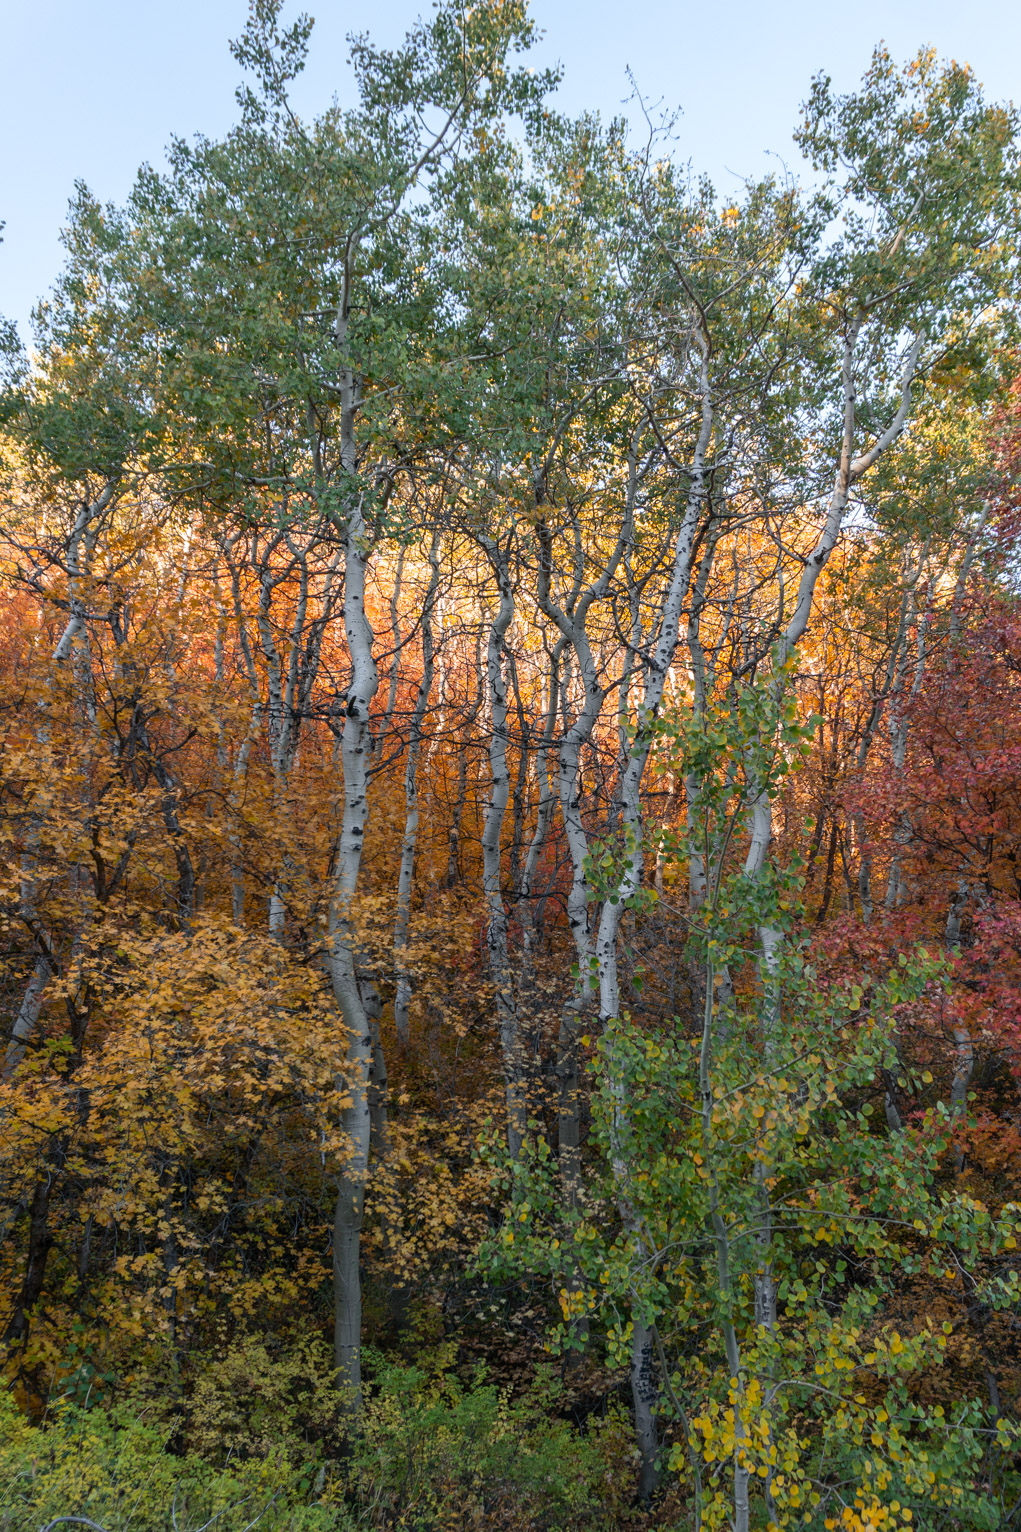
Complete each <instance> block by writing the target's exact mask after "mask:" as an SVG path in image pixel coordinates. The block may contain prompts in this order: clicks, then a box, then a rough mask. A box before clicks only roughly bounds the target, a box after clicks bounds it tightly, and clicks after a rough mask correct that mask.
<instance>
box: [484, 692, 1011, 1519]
mask: <svg viewBox="0 0 1021 1532" xmlns="http://www.w3.org/2000/svg"><path fill="white" fill-rule="evenodd" d="M811 728H812V725H808V726H805V725H803V724H801V723H800V722H798V720H797V719H796V716H795V713H794V710H793V709H792V708H791V707H790V705H789V704H788V703H787V702H786V701H785V700H784V698H783V693H782V688H781V689H777V687H776V686H775V685H774V684H767V685H758V686H754V687H746V688H742V689H735V690H734V692H733V694H732V695H730V696H728V697H727V699H725V701H724V702H723V703H722V704H721V705H719V706H718V707H716V708H715V709H711V710H709V712H708V713H707V715H706V716H705V717H704V718H703V719H701V720H699V721H698V722H697V723H695V724H692V725H691V726H690V727H689V726H687V725H684V726H680V725H678V724H676V723H674V724H669V723H668V724H666V725H664V726H663V731H662V732H663V734H664V736H665V737H667V738H671V739H672V740H674V741H676V747H677V749H678V758H676V759H674V760H673V761H672V763H671V764H672V766H673V768H674V770H675V771H677V772H678V774H681V773H686V772H689V771H691V770H692V769H693V768H694V770H695V772H696V773H697V778H698V781H699V782H700V784H701V793H700V800H699V813H698V814H697V815H695V816H693V820H692V823H691V825H689V828H688V830H687V831H686V832H684V833H683V834H681V835H680V836H679V837H678V838H677V840H676V841H675V842H674V845H673V853H674V855H676V856H678V857H683V858H687V857H690V856H692V855H695V856H699V857H701V858H702V859H703V861H704V864H705V866H706V867H707V869H708V871H709V879H708V883H709V894H708V896H707V898H706V900H705V903H704V905H703V906H702V909H701V910H700V911H699V912H698V919H696V920H694V921H693V922H692V925H691V937H690V948H691V952H692V955H693V957H694V958H695V959H696V960H697V961H699V962H700V963H701V964H702V965H703V969H704V972H705V974H706V981H705V982H706V1003H705V1020H704V1025H703V1027H702V1028H701V1031H700V1033H699V1034H698V1035H696V1036H694V1037H692V1036H690V1035H688V1036H686V1035H685V1028H684V1026H683V1024H682V1023H681V1022H679V1021H678V1022H675V1023H674V1025H673V1026H669V1025H668V1026H655V1025H652V1024H648V1025H646V1026H645V1027H641V1028H640V1027H637V1026H636V1025H635V1024H634V1023H633V1021H632V1020H631V1018H630V1017H628V1016H624V1017H621V1018H620V1019H614V1020H611V1021H610V1022H609V1023H608V1024H607V1025H606V1027H605V1029H604V1031H603V1033H602V1036H601V1037H599V1038H598V1039H597V1040H596V1041H595V1044H594V1046H593V1048H592V1051H591V1054H590V1058H589V1064H588V1068H589V1073H590V1076H591V1078H592V1088H593V1098H592V1118H593V1122H592V1143H593V1147H594V1148H595V1151H596V1169H595V1173H594V1175H593V1177H592V1179H591V1180H590V1182H589V1184H588V1187H587V1194H586V1196H585V1198H584V1200H583V1202H582V1205H581V1206H580V1207H579V1208H578V1209H577V1210H576V1211H574V1210H572V1209H569V1208H565V1207H564V1206H563V1203H562V1198H561V1196H560V1194H559V1188H558V1185H557V1181H556V1177H555V1174H554V1172H553V1160H552V1157H551V1156H550V1154H549V1152H548V1150H547V1148H546V1146H545V1144H543V1143H540V1144H539V1145H538V1146H537V1147H536V1148H535V1149H534V1151H532V1153H531V1154H530V1155H529V1156H527V1157H526V1158H525V1159H524V1160H523V1161H521V1162H519V1163H518V1164H517V1165H515V1166H513V1167H505V1166H504V1165H503V1163H502V1161H501V1157H500V1156H499V1155H498V1154H496V1153H495V1151H493V1150H492V1149H491V1148H490V1149H487V1150H486V1151H485V1152H486V1153H487V1154H488V1156H489V1157H490V1158H491V1160H494V1161H495V1168H496V1173H497V1175H498V1176H503V1178H504V1180H505V1182H506V1184H507V1185H508V1188H509V1190H510V1208H509V1211H508V1214H507V1217H506V1220H505V1223H504V1225H503V1227H502V1229H501V1230H500V1231H499V1232H498V1233H497V1234H496V1235H495V1236H494V1237H493V1239H492V1240H491V1241H490V1242H489V1243H488V1245H487V1246H486V1248H485V1250H484V1252H483V1260H484V1262H485V1264H486V1265H487V1267H488V1269H490V1270H491V1271H494V1272H497V1273H499V1274H501V1275H504V1276H508V1275H512V1274H522V1273H528V1274H530V1275H531V1276H532V1277H533V1278H534V1277H539V1278H541V1279H543V1280H544V1282H546V1283H548V1284H549V1286H550V1287H551V1288H552V1290H553V1293H555V1294H556V1296H557V1298H558V1299H559V1304H560V1308H561V1312H562V1319H561V1322H560V1323H559V1324H558V1325H556V1326H555V1327H554V1328H553V1331H552V1335H551V1345H552V1346H553V1347H554V1349H558V1350H559V1349H563V1348H570V1347H577V1346H578V1345H579V1344H580V1340H579V1336H580V1333H581V1332H580V1331H579V1328H578V1321H579V1319H580V1318H582V1317H585V1318H587V1319H588V1320H589V1322H590V1323H593V1324H597V1325H598V1326H599V1328H600V1329H601V1331H602V1333H603V1335H604V1336H605V1343H606V1348H607V1354H608V1358H609V1361H610V1363H611V1365H617V1366H624V1365H626V1364H627V1363H628V1362H629V1361H630V1360H631V1338H632V1333H633V1329H634V1325H635V1323H636V1322H637V1320H638V1319H641V1321H642V1322H643V1323H645V1324H647V1325H650V1326H654V1327H655V1330H656V1332H657V1333H658V1334H659V1336H660V1364H661V1366H660V1377H659V1388H660V1392H661V1402H660V1410H661V1414H662V1415H663V1416H664V1417H666V1418H668V1419H669V1418H672V1419H673V1421H674V1423H675V1427H676V1429H677V1431H678V1433H679V1437H678V1440H677V1441H676V1442H675V1444H674V1446H673V1447H672V1448H671V1449H670V1452H669V1462H670V1465H671V1467H672V1468H674V1469H675V1470H676V1471H677V1472H679V1473H680V1474H681V1475H682V1476H683V1477H684V1478H685V1479H686V1481H687V1482H688V1484H689V1486H690V1487H691V1489H692V1493H694V1494H696V1495H697V1498H699V1499H700V1501H701V1504H702V1514H703V1516H704V1518H705V1519H704V1525H705V1526H707V1527H723V1526H726V1525H729V1517H730V1515H731V1507H732V1500H731V1494H732V1490H731V1483H732V1480H733V1478H734V1474H735V1470H736V1471H738V1472H739V1473H741V1474H744V1475H746V1476H747V1477H749V1478H750V1479H751V1480H752V1482H753V1483H757V1484H758V1485H759V1486H760V1488H761V1490H762V1493H763V1497H764V1498H763V1505H764V1514H768V1518H769V1520H770V1521H771V1523H773V1524H775V1525H777V1526H781V1527H785V1526H794V1525H806V1526H811V1527H813V1528H814V1527H818V1528H822V1527H824V1526H827V1525H831V1524H833V1525H835V1524H837V1523H833V1522H831V1521H828V1520H827V1518H832V1517H834V1516H840V1515H842V1514H843V1511H844V1509H845V1508H846V1509H847V1511H848V1513H849V1514H850V1515H851V1516H857V1517H858V1518H859V1520H858V1522H852V1523H849V1524H851V1525H860V1526H865V1527H873V1526H875V1527H881V1526H882V1527H886V1526H890V1527H892V1526H895V1525H900V1524H901V1521H902V1520H904V1521H908V1520H910V1519H911V1516H912V1515H914V1516H918V1517H924V1518H930V1519H927V1520H925V1522H924V1524H925V1525H927V1526H929V1525H943V1524H946V1525H954V1526H957V1525H960V1526H974V1527H990V1528H991V1527H993V1526H995V1525H997V1524H998V1521H997V1518H998V1516H999V1514H1000V1504H999V1500H998V1493H999V1489H1000V1488H1002V1480H999V1481H998V1480H997V1473H996V1470H995V1469H994V1468H993V1467H992V1466H991V1464H992V1462H993V1461H994V1460H996V1459H997V1458H998V1457H999V1455H1000V1454H1002V1453H1009V1451H1011V1450H1013V1446H1014V1444H1015V1443H1016V1440H1017V1433H1016V1431H1015V1429H1014V1427H1013V1426H1012V1425H1010V1424H1008V1422H1007V1421H1006V1420H999V1421H989V1419H988V1411H987V1407H986V1406H985V1404H984V1403H982V1402H979V1401H967V1400H962V1401H960V1403H959V1405H958V1406H956V1407H955V1409H954V1410H953V1411H952V1412H945V1411H944V1409H943V1407H942V1406H940V1405H936V1406H934V1407H923V1406H922V1405H920V1404H919V1402H918V1400H917V1397H916V1391H915V1389H914V1387H913V1383H912V1380H913V1379H915V1378H916V1377H917V1376H918V1374H919V1373H920V1372H921V1371H922V1370H923V1369H924V1368H926V1367H938V1366H939V1365H940V1362H941V1359H942V1353H943V1351H944V1348H945V1346H946V1336H945V1335H944V1333H943V1332H942V1331H940V1330H938V1329H937V1328H936V1327H935V1326H933V1325H928V1326H927V1325H925V1324H922V1325H921V1326H920V1327H919V1328H918V1329H917V1330H916V1332H915V1333H914V1334H912V1335H901V1334H900V1333H899V1331H898V1330H897V1328H896V1327H895V1326H894V1325H891V1324H889V1323H887V1322H884V1321H883V1320H882V1319H881V1318H880V1316H881V1314H882V1312H883V1308H884V1304H885V1303H886V1301H887V1300H888V1299H889V1297H890V1295H891V1294H892V1292H893V1291H894V1288H895V1286H896V1283H897V1282H898V1281H900V1280H902V1279H903V1278H904V1276H905V1275H909V1276H912V1275H914V1276H919V1277H926V1276H928V1277H932V1276H937V1275H938V1274H939V1273H941V1271H942V1269H943V1268H944V1267H945V1266H946V1265H948V1264H951V1263H956V1264H958V1265H959V1266H961V1267H962V1268H963V1269H965V1270H967V1271H968V1272H969V1273H971V1274H972V1275H973V1277H974V1278H975V1280H976V1282H977V1283H978V1284H979V1286H980V1287H981V1288H982V1291H983V1301H984V1302H986V1303H987V1304H988V1305H989V1306H990V1307H997V1308H1003V1307H1008V1308H1010V1307H1014V1306H1016V1305H1017V1303H1018V1299H1019V1292H1018V1286H1017V1277H1016V1273H1015V1272H1014V1271H1013V1270H1008V1269H1007V1262H1009V1259H1010V1258H1009V1255H1007V1252H1009V1251H1010V1250H1011V1249H1012V1248H1013V1246H1014V1241H1015V1236H1016V1233H1017V1231H1018V1229H1019V1228H1021V1220H1019V1218H1018V1210H1017V1209H1014V1208H1012V1207H1009V1206H1008V1207H1006V1208H1005V1209H1004V1210H1003V1211H1002V1214H1001V1216H1000V1217H998V1218H994V1217H992V1216H991V1215H990V1213H989V1212H988V1211H987V1210H986V1209H985V1208H984V1207H983V1206H981V1205H980V1204H978V1203H976V1202H974V1201H973V1200H972V1199H970V1198H969V1197H968V1196H967V1195H961V1194H957V1193H955V1192H953V1191H951V1192H948V1191H947V1190H946V1188H945V1187H944V1185H943V1184H942V1182H941V1180H940V1178H939V1160H940V1155H941V1153H942V1152H943V1151H944V1150H945V1148H946V1146H947V1143H948V1136H949V1135H948V1127H949V1118H948V1114H947V1113H946V1111H945V1110H942V1109H937V1110H933V1111H931V1112H930V1113H929V1114H927V1116H926V1118H925V1120H924V1121H923V1122H922V1123H920V1124H919V1125H918V1126H917V1128H915V1129H913V1130H910V1131H902V1132H899V1133H896V1134H891V1133H888V1132H887V1131H885V1125H882V1124H880V1123H878V1122H877V1121H876V1119H875V1113H874V1108H873V1105H872V1103H871V1101H870V1100H869V1099H868V1098H869V1096H870V1095H871V1094H873V1093H874V1082H875V1081H876V1080H877V1078H878V1077H879V1076H880V1072H881V1070H882V1069H883V1068H884V1067H888V1066H889V1064H890V1062H891V1060H892V1042H893V1029H894V1025H895V1019H896V1017H897V1015H898V1011H899V1009H900V1008H902V1007H904V1006H908V1005H910V1004H912V1003H913V1002H915V1001H916V1000H917V999H918V998H919V996H921V995H922V994H923V993H924V992H925V991H926V989H927V988H928V987H931V986H933V985H938V984H940V983H941V982H942V979H943V970H942V967H941V965H940V963H939V962H938V961H936V960H935V959H933V958H932V957H931V956H930V955H929V954H928V953H927V952H925V951H924V950H919V951H917V952H913V953H900V954H898V955H895V956H894V958H893V960H892V962H890V963H889V965H888V966H886V967H885V968H884V969H883V971H879V972H876V973H874V974H869V975H862V980H861V982H860V983H854V984H844V983H842V982H827V981H826V980H825V979H824V978H823V977H822V976H821V975H820V973H819V972H818V971H817V970H816V968H815V966H814V965H813V962H812V954H811V951H810V949H809V946H808V943H807V941H806V940H805V939H804V938H802V937H801V936H799V921H800V910H799V908H798V897H797V896H798V892H799V888H800V880H799V877H798V873H797V869H793V870H783V869H778V868H776V867H774V866H771V865H770V864H769V863H767V864H766V866H765V867H764V868H762V870H761V871H759V872H749V871H748V870H747V868H746V865H745V863H744V862H743V861H742V859H741V856H740V855H738V854H737V852H738V848H739V847H741V846H742V845H743V843H744V841H745V840H746V838H747V834H748V833H749V825H748V823H747V821H748V820H749V817H750V815H751V813H752V812H753V810H754V806H755V803H756V801H757V800H759V799H760V798H761V795H762V794H765V795H766V796H767V797H772V796H773V795H774V793H775V792H776V791H777V790H778V785H779V783H780V781H781V780H782V779H783V777H784V776H785V775H786V774H787V772H788V771H789V769H790V768H791V765H792V764H793V763H795V762H796V760H797V755H798V751H799V748H800V746H801V745H802V743H803V742H804V741H805V739H806V737H807V735H808V733H809V732H811ZM780 932H783V933H785V940H784V942H783V943H782V944H781V943H771V941H770V939H769V937H770V934H771V933H780ZM764 936H765V939H764ZM724 974H726V975H728V976H729V977H730V983H729V984H728V985H727V986H726V987H724V988H722V989H715V988H714V981H716V980H718V979H719V978H721V977H722V976H723V975H724ZM508 1169H509V1170H510V1174H509V1175H508V1174H507V1170H508ZM1004 1256H1006V1257H1007V1261H1006V1262H1004V1263H1003V1265H1004V1270H1003V1271H1002V1273H1001V1272H1000V1271H999V1270H998V1267H999V1265H1000V1264H1001V1258H1002V1257H1004ZM947 1328H949V1326H948V1327H947ZM670 1351H673V1352H674V1360H673V1361H672V1362H670V1361H668V1360H667V1356H668V1353H669V1352H670ZM663 1364H665V1371H664V1370H663ZM990 1454H991V1456H990ZM990 1475H992V1477H991V1478H990ZM696 1486H697V1487H696ZM993 1486H995V1488H994V1487H993ZM894 1505H896V1507H897V1510H896V1511H893V1510H891V1509H890V1508H891V1507H893V1506H894ZM902 1508H903V1511H904V1513H905V1514H904V1515H903V1517H902V1516H901V1510H902ZM912 1508H913V1509H912ZM869 1517H871V1518H872V1519H871V1520H870V1519H869ZM932 1518H944V1519H943V1520H934V1519H932Z"/></svg>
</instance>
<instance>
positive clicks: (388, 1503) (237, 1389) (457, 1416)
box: [0, 1337, 609, 1532]
mask: <svg viewBox="0 0 1021 1532" xmlns="http://www.w3.org/2000/svg"><path fill="white" fill-rule="evenodd" d="M370 1362H371V1371H372V1374H373V1386H372V1388H371V1390H370V1391H369V1393H368V1395H367V1399H366V1405H365V1418H364V1429H363V1432H362V1434H361V1435H360V1436H359V1437H358V1438H357V1440H356V1441H354V1442H353V1443H352V1444H351V1446H350V1448H349V1450H348V1451H347V1452H346V1453H345V1454H344V1456H343V1459H342V1460H341V1458H340V1457H338V1456H337V1452H338V1450H339V1449H338V1448H337V1447H336V1446H335V1447H334V1449H333V1451H334V1456H333V1458H332V1460H331V1459H330V1458H329V1457H328V1456H324V1452H323V1446H322V1440H321V1438H322V1433H323V1432H324V1430H325V1432H326V1435H327V1438H328V1436H329V1431H328V1427H329V1420H330V1417H332V1419H333V1421H336V1420H337V1419H338V1418H339V1415H338V1399H337V1397H336V1395H335V1393H334V1391H333V1389H332V1387H331V1384H330V1380H329V1371H330V1368H329V1363H328V1359H327V1356H326V1352H325V1349H324V1348H321V1347H319V1345H318V1344H310V1343H304V1344H302V1345H299V1346H297V1347H296V1348H293V1349H292V1350H291V1351H290V1352H288V1353H287V1354H285V1355H283V1356H280V1357H276V1358H274V1357H272V1356H271V1355H270V1354H269V1353H268V1351H267V1350H266V1347H265V1346H264V1345H263V1344H262V1342H260V1341H257V1340H255V1339H254V1338H251V1337H249V1338H247V1339H244V1340H242V1341H241V1342H239V1343H238V1344H237V1345H236V1346H235V1347H234V1348H232V1349H231V1350H230V1351H229V1352H228V1353H227V1354H226V1355H225V1357H224V1358H222V1359H221V1360H219V1361H217V1360H216V1359H211V1360H210V1361H208V1362H206V1363H205V1364H204V1365H203V1366H202V1368H201V1371H200V1377H199V1380H198V1384H197V1387H196V1389H195V1391H194V1393H193V1395H192V1397H191V1398H190V1399H189V1400H187V1401H183V1400H182V1401H181V1402H180V1406H179V1408H178V1409H177V1410H176V1411H175V1409H174V1408H173V1407H172V1405H171V1403H170V1402H169V1401H168V1400H167V1399H166V1398H164V1399H159V1398H154V1399H153V1401H152V1402H151V1403H150V1404H149V1405H147V1406H144V1407H140V1406H139V1405H138V1404H137V1403H136V1404H134V1405H132V1404H130V1403H128V1404H123V1405H120V1406H118V1407H116V1408H113V1409H110V1410H104V1409H101V1408H97V1407H93V1408H88V1407H84V1406H81V1405H78V1406H73V1405H61V1406H58V1407H57V1408H56V1410H55V1412H54V1414H53V1415H52V1417H51V1418H50V1419H48V1420H47V1421H46V1422H45V1423H44V1424H42V1425H32V1424H30V1423H29V1422H28V1421H27V1420H26V1419H25V1417H24V1415H23V1414H21V1413H20V1412H19V1411H18V1409H17V1408H16V1406H15V1404H14V1402H13V1400H12V1398H11V1397H10V1395H7V1394H5V1395H3V1396H0V1529H2V1532H38V1528H39V1527H40V1526H41V1525H43V1524H45V1523H46V1522H47V1521H48V1520H50V1519H52V1518H55V1517H58V1516H62V1515H63V1516H85V1517H88V1518H90V1519H91V1520H92V1521H94V1522H96V1523H97V1524H98V1525H100V1526H101V1527H103V1528H104V1529H105V1532H126V1529H128V1528H129V1527H130V1528H132V1529H135V1532H137V1529H144V1532H162V1529H163V1528H171V1527H173V1526H175V1525H176V1528H177V1532H193V1529H196V1528H198V1527H201V1526H202V1525H203V1524H205V1523H207V1522H208V1521H209V1519H210V1518H211V1517H215V1518H217V1525H218V1526H224V1527H227V1528H228V1529H229V1532H241V1529H242V1528H244V1527H247V1526H250V1525H254V1526H257V1527H259V1528H260V1529H265V1532H283V1529H285V1528H286V1529H288V1532H319V1529H322V1532H326V1529H327V1528H329V1529H336V1532H341V1529H344V1532H353V1529H355V1528H377V1527H378V1528H383V1527H386V1528H393V1527H404V1528H408V1529H411V1528H414V1529H416V1532H431V1529H437V1532H439V1529H441V1528H444V1529H445V1528H450V1527H455V1526H456V1527H458V1528H465V1529H469V1528H478V1529H480V1532H481V1529H482V1528H492V1527H497V1526H506V1527H508V1528H510V1527H520V1528H526V1527H527V1528H529V1529H534V1532H569V1529H574V1528H582V1527H587V1526H592V1525H599V1524H600V1522H599V1520H598V1515H599V1506H600V1504H601V1503H602V1501H603V1500H604V1499H605V1498H606V1493H605V1480H606V1476H607V1473H608V1470H609V1465H608V1463H607V1462H606V1460H605V1456H604V1455H603V1452H602V1450H601V1446H602V1444H601V1442H600V1440H599V1437H598V1434H597V1435H594V1436H593V1437H592V1438H591V1439H586V1438H584V1437H582V1436H581V1435H579V1433H578V1432H577V1431H575V1430H574V1429H573V1428H572V1427H570V1426H569V1425H567V1424H566V1422H564V1421H562V1420H560V1419H558V1418H557V1416H556V1415H555V1413H553V1411H555V1408H556V1403H557V1397H556V1396H557V1388H556V1386H555V1385H554V1384H553V1383H552V1382H551V1380H550V1378H549V1377H541V1378H539V1379H538V1380H537V1381H536V1383H535V1385H534V1387H533V1388H532V1389H531V1390H530V1391H529V1392H527V1393H526V1394H525V1395H523V1396H522V1397H519V1398H517V1399H511V1398H509V1397H508V1396H507V1395H506V1394H505V1393H504V1392H503V1391H502V1390H501V1389H499V1388H497V1387H496V1386H494V1385H492V1384H487V1383H484V1382H482V1381H480V1380H476V1382H475V1383H474V1384H473V1385H472V1386H470V1387H466V1386H464V1385H462V1384H461V1383H459V1382H458V1380H457V1378H456V1377H455V1376H454V1375H452V1374H451V1373H449V1372H447V1373H446V1374H445V1375H442V1374H439V1373H435V1372H429V1371H426V1370H424V1369H418V1368H408V1367H402V1366H399V1365H396V1364H393V1363H389V1362H386V1361H385V1360H384V1359H383V1358H381V1357H375V1358H371V1359H370ZM310 1427H311V1428H312V1430H311V1431H310V1429H309V1428H310ZM313 1434H317V1435H319V1436H320V1444H319V1446H316V1444H315V1442H314V1441H313V1440H312V1439H311V1437H312V1435H313ZM182 1442H183V1443H184V1448H185V1450H183V1451H182V1450H181V1444H182ZM175 1517H176V1522H175Z"/></svg>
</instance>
